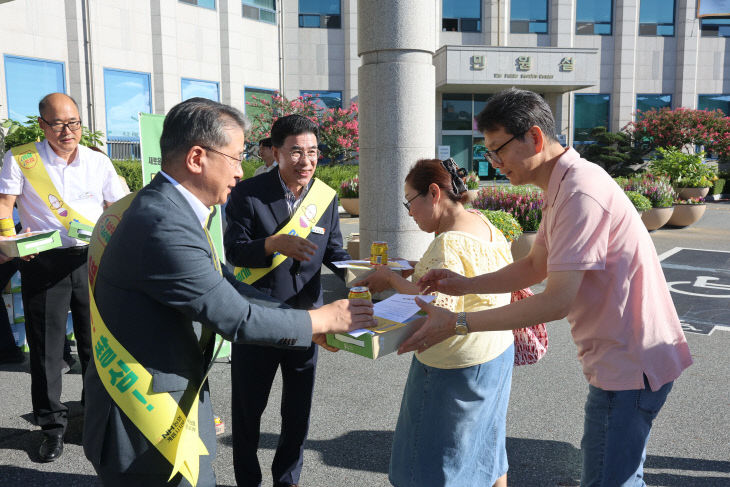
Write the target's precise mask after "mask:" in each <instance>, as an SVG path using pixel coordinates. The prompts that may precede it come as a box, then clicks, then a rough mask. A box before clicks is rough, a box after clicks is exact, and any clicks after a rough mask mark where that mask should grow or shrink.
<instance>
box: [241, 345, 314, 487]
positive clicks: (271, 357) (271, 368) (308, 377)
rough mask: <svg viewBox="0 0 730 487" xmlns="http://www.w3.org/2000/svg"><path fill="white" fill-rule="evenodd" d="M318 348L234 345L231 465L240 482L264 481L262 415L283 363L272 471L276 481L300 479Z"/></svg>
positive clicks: (245, 486) (255, 485)
mask: <svg viewBox="0 0 730 487" xmlns="http://www.w3.org/2000/svg"><path fill="white" fill-rule="evenodd" d="M317 348H318V347H317V345H314V344H312V346H311V347H309V348H308V349H306V350H288V349H281V348H273V347H265V346H256V345H244V344H234V345H233V355H232V363H231V369H232V372H231V375H232V377H231V378H232V382H233V389H232V396H233V401H232V407H231V414H232V415H233V418H232V420H233V467H234V470H235V473H236V483H237V484H238V485H239V487H249V486H253V487H258V486H260V485H261V467H260V466H259V461H258V457H257V456H256V451H257V450H258V445H259V433H260V427H261V415H262V413H263V412H264V409H265V408H266V403H267V402H268V400H269V392H270V391H271V384H272V383H273V381H274V377H275V375H276V370H277V369H278V368H279V366H281V375H282V382H283V384H282V386H283V387H282V396H281V433H280V434H279V443H278V445H277V447H276V454H275V455H274V461H273V463H272V465H271V473H272V474H273V477H274V485H275V486H279V485H290V484H297V483H299V475H300V474H301V472H302V462H303V458H302V456H303V453H304V441H305V440H306V439H307V431H308V430H309V412H310V410H311V408H312V393H313V390H314V375H315V371H316V366H317Z"/></svg>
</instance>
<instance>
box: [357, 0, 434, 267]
mask: <svg viewBox="0 0 730 487" xmlns="http://www.w3.org/2000/svg"><path fill="white" fill-rule="evenodd" d="M436 8H437V7H436V2H422V1H417V0H399V1H398V2H391V1H389V0H360V2H358V54H359V55H360V58H361V61H362V66H361V67H360V68H359V70H358V85H359V92H360V117H359V121H360V252H361V255H368V254H369V252H370V244H371V242H373V241H375V240H384V241H387V242H388V245H389V248H390V255H393V256H399V257H404V258H408V259H417V258H419V257H420V256H421V255H422V254H423V252H424V251H425V249H426V247H427V246H428V243H429V242H430V241H431V239H432V238H433V237H432V236H431V235H428V234H426V233H423V232H422V231H421V230H419V229H418V227H417V225H416V224H415V222H414V221H413V219H412V218H411V217H410V216H408V212H407V211H406V209H405V208H404V207H403V205H402V204H401V202H402V201H403V184H404V180H405V176H406V174H407V173H408V170H409V169H410V167H411V166H412V165H413V164H414V163H415V162H416V160H418V159H421V158H433V157H435V152H436V144H435V136H434V123H435V122H434V119H435V117H434V105H435V90H434V86H435V69H434V67H433V63H432V59H433V53H434V50H435V46H436V33H437V32H438V30H439V29H437V26H436V25H434V22H435V19H436V15H435V9H436Z"/></svg>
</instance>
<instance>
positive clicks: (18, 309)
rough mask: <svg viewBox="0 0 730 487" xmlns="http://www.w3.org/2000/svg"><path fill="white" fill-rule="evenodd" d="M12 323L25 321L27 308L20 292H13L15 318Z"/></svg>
mask: <svg viewBox="0 0 730 487" xmlns="http://www.w3.org/2000/svg"><path fill="white" fill-rule="evenodd" d="M10 322H11V323H24V322H25V309H24V308H23V296H22V295H21V294H20V293H14V294H13V319H12V320H10Z"/></svg>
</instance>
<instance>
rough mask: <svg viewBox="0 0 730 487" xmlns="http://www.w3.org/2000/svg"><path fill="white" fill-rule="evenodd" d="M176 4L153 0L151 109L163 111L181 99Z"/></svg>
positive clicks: (151, 9)
mask: <svg viewBox="0 0 730 487" xmlns="http://www.w3.org/2000/svg"><path fill="white" fill-rule="evenodd" d="M176 7H177V5H175V4H174V3H171V2H168V1H165V0H152V2H150V14H151V16H152V19H151V26H152V66H153V72H152V93H153V95H152V103H153V106H152V111H153V112H154V113H158V114H165V113H167V112H168V110H170V108H172V107H173V106H175V105H176V104H177V103H178V102H179V101H180V76H179V74H178V60H177V16H176V12H175V9H176Z"/></svg>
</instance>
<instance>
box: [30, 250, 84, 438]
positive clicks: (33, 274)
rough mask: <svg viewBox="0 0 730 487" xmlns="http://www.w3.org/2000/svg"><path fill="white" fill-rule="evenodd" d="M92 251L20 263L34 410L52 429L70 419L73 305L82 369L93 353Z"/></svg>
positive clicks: (59, 430) (62, 428)
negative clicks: (67, 368) (66, 382)
mask: <svg viewBox="0 0 730 487" xmlns="http://www.w3.org/2000/svg"><path fill="white" fill-rule="evenodd" d="M86 255H87V251H86V248H85V247H84V248H71V249H54V250H49V251H46V252H41V253H40V254H38V256H37V257H36V258H34V259H32V260H30V261H28V262H25V261H22V262H21V264H20V277H21V282H22V284H21V289H22V294H23V307H24V308H25V328H26V336H27V338H28V347H29V348H30V377H31V400H32V402H33V414H34V416H35V419H36V422H37V424H38V426H40V427H41V429H43V430H44V431H47V432H52V433H63V432H64V431H65V429H66V424H67V416H68V407H67V406H66V405H65V404H62V403H61V384H62V377H63V376H62V373H61V369H62V368H63V365H64V361H63V344H64V340H65V337H66V321H67V317H68V310H69V308H70V309H71V316H72V318H73V324H74V335H75V336H76V346H77V350H78V353H79V361H80V362H81V373H82V374H85V373H86V366H87V365H88V363H89V358H90V356H91V355H90V353H91V327H90V318H89V285H88V271H87V264H86Z"/></svg>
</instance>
